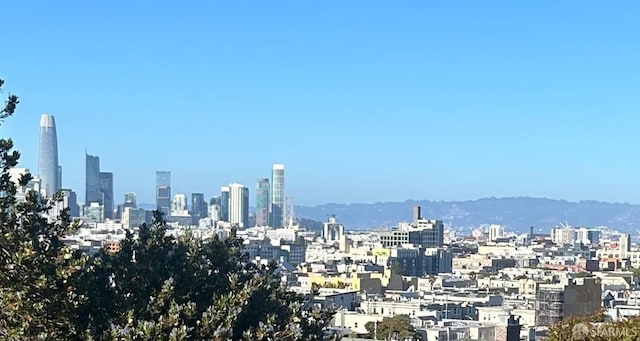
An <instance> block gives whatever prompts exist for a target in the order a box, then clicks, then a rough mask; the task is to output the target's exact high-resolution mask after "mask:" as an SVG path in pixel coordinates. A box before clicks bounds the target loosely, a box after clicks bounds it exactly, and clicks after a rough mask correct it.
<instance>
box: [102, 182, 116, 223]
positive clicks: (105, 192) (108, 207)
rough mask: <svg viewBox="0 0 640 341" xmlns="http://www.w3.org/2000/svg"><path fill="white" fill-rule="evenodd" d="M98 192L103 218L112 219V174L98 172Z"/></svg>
mask: <svg viewBox="0 0 640 341" xmlns="http://www.w3.org/2000/svg"><path fill="white" fill-rule="evenodd" d="M100 192H101V193H102V200H103V202H102V205H103V206H104V218H105V219H107V218H108V219H111V218H113V206H114V200H113V199H114V198H113V173H106V172H100Z"/></svg>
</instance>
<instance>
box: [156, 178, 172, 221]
mask: <svg viewBox="0 0 640 341" xmlns="http://www.w3.org/2000/svg"><path fill="white" fill-rule="evenodd" d="M156 206H157V208H158V210H160V211H161V212H163V213H164V214H165V216H169V215H170V214H171V172H167V171H157V172H156Z"/></svg>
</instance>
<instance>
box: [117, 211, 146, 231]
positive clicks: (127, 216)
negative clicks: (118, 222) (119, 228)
mask: <svg viewBox="0 0 640 341" xmlns="http://www.w3.org/2000/svg"><path fill="white" fill-rule="evenodd" d="M147 218H148V217H147V212H146V211H145V210H144V209H142V208H134V207H125V208H124V211H123V212H122V225H123V226H124V228H126V229H134V228H137V227H140V226H141V225H142V224H144V223H149V222H150V221H149V220H148V219H147Z"/></svg>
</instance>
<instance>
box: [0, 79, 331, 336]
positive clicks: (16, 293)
mask: <svg viewBox="0 0 640 341" xmlns="http://www.w3.org/2000/svg"><path fill="white" fill-rule="evenodd" d="M1 85H2V83H1V82H0V86H1ZM17 104H18V98H17V97H15V96H9V97H8V99H7V101H6V103H5V107H4V108H2V109H1V111H0V120H3V119H6V118H8V117H9V116H11V115H12V114H13V113H14V110H15V108H16V105H17ZM19 157H20V154H19V153H18V152H16V151H13V143H12V141H11V140H10V139H1V140H0V172H1V174H0V266H1V267H2V268H1V269H0V304H1V305H2V309H0V339H2V340H187V339H189V340H191V339H195V340H276V339H278V340H292V341H293V340H322V339H324V338H325V336H324V335H325V333H324V332H325V327H326V326H327V325H328V323H329V322H330V319H331V318H332V315H333V313H332V312H331V311H326V310H320V309H317V308H314V307H313V306H312V302H313V300H312V295H307V296H303V295H298V294H295V293H292V292H290V291H288V290H287V288H286V287H285V286H284V285H283V284H282V282H281V280H280V277H281V276H280V274H279V273H278V271H279V268H278V267H277V266H276V265H275V264H270V265H267V266H264V265H257V264H254V263H252V262H250V261H249V260H248V259H247V258H246V256H245V254H244V253H243V252H242V240H241V239H239V238H237V237H236V236H235V234H233V235H232V236H231V237H230V238H227V239H218V238H213V239H210V240H202V239H198V238H195V237H194V236H192V235H191V234H190V233H186V234H185V235H183V236H181V237H178V238H176V237H173V236H171V235H169V234H168V233H167V228H166V224H165V222H164V221H163V217H162V215H161V214H160V213H159V212H155V214H154V223H153V224H151V225H143V226H141V227H140V231H139V233H138V235H136V236H134V235H133V234H131V233H129V234H127V236H126V238H125V239H124V240H123V242H122V245H121V246H122V248H121V251H120V252H118V253H115V254H109V253H107V252H100V253H99V254H98V255H96V256H91V257H90V256H88V255H84V254H82V253H80V252H78V251H74V250H72V249H70V248H69V247H67V246H66V245H65V244H64V242H63V239H64V237H65V236H67V235H68V234H69V233H72V232H73V230H74V229H75V228H77V224H76V223H74V222H72V221H71V220H70V217H69V211H68V210H64V211H63V212H62V213H61V214H60V216H59V217H51V216H50V215H49V213H50V212H51V208H52V205H53V204H54V203H55V201H56V200H60V194H59V193H58V194H57V195H56V196H54V198H53V199H46V198H42V197H41V196H40V195H39V194H38V193H36V192H30V193H28V195H27V196H26V200H24V201H21V202H18V200H17V196H16V194H17V187H16V185H15V184H14V183H13V182H12V181H11V179H10V176H9V174H10V173H9V170H10V169H11V168H13V167H15V166H17V164H18V160H19ZM30 179H31V176H30V175H26V176H23V177H22V178H21V179H20V181H19V185H20V186H25V185H27V183H28V182H29V180H30Z"/></svg>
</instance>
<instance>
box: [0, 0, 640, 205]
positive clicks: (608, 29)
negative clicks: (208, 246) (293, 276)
mask: <svg viewBox="0 0 640 341" xmlns="http://www.w3.org/2000/svg"><path fill="white" fill-rule="evenodd" d="M150 4H151V2H142V1H140V2H129V1H103V2H94V1H66V2H52V1H11V2H7V3H4V4H3V6H2V12H3V14H4V15H3V18H2V21H1V25H2V31H3V35H2V40H1V41H2V46H3V48H2V50H3V52H2V53H0V77H2V78H4V79H5V80H6V84H5V92H7V91H8V92H12V93H16V94H18V95H19V96H20V97H21V100H22V103H21V104H20V106H19V110H18V113H17V114H16V116H15V118H12V119H10V120H8V121H7V122H5V123H4V124H3V126H2V128H0V129H1V130H2V135H3V136H7V135H8V136H11V137H13V139H14V141H15V143H16V145H17V147H18V148H19V149H20V150H21V152H22V155H23V157H22V166H26V167H29V168H31V169H32V170H35V169H36V161H37V158H36V152H37V137H38V135H37V133H38V122H39V117H40V115H41V114H42V113H49V114H53V115H55V117H56V120H57V124H58V138H59V153H60V162H61V164H62V165H63V169H64V171H63V185H64V186H65V187H71V188H73V189H74V190H76V191H77V192H78V193H79V196H80V199H83V197H84V152H85V149H86V150H88V151H89V153H90V154H94V155H99V156H100V157H101V166H102V169H103V170H104V171H112V172H114V173H115V183H116V186H115V190H116V198H117V199H118V200H117V201H119V202H120V201H121V200H122V194H123V193H124V192H126V191H134V192H137V193H138V196H139V201H144V202H153V201H154V199H153V198H154V183H155V170H171V171H172V172H173V188H174V190H173V191H174V193H176V192H182V193H191V192H196V191H201V192H205V193H206V195H207V197H209V196H211V195H215V194H217V193H218V191H219V187H220V186H221V185H225V184H228V183H229V182H233V181H237V182H241V183H244V184H245V185H247V186H249V187H250V188H251V190H252V191H253V190H254V189H255V181H256V179H257V178H259V177H268V176H269V175H270V168H271V164H272V163H274V162H281V163H285V164H286V166H287V175H286V176H287V194H288V195H291V196H294V197H295V200H296V203H297V204H320V203H325V202H376V201H401V200H406V199H434V200H453V199H462V200H464V199H475V198H480V197H486V196H498V197H502V196H521V195H526V196H541V197H551V198H563V199H568V200H581V199H597V200H604V201H628V202H634V203H640V194H639V193H640V180H639V179H640V177H639V176H638V175H639V174H640V158H638V156H637V154H638V147H639V145H640V143H639V137H638V131H640V115H639V111H640V102H639V99H640V97H639V94H640V62H639V61H640V39H639V38H638V37H639V35H638V34H639V32H640V27H639V24H638V18H639V17H640V4H639V3H638V2H637V1H616V2H604V1H585V0H580V1H525V0H523V1H404V2H397V1H387V2H382V1H380V2H375V1H315V2H311V1H282V2H281V1H189V2H184V3H183V2H178V1H154V2H153V5H150ZM252 200H253V199H252Z"/></svg>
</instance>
